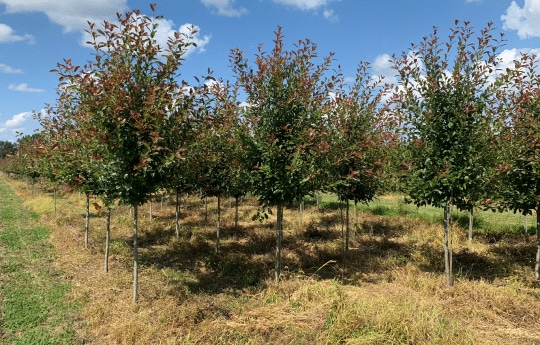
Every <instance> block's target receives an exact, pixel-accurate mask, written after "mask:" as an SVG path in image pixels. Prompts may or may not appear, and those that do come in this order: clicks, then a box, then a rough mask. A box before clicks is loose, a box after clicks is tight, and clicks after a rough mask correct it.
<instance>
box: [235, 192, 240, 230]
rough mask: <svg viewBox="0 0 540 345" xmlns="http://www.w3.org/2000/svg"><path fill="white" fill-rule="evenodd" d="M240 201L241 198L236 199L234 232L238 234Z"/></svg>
mask: <svg viewBox="0 0 540 345" xmlns="http://www.w3.org/2000/svg"><path fill="white" fill-rule="evenodd" d="M238 199H239V197H237V196H235V197H234V231H235V233H237V232H238Z"/></svg>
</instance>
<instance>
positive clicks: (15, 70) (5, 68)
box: [0, 63, 23, 74]
mask: <svg viewBox="0 0 540 345" xmlns="http://www.w3.org/2000/svg"><path fill="white" fill-rule="evenodd" d="M22 72H23V71H22V69H18V68H13V67H10V66H8V65H4V64H3V63H0V73H5V74H21V73H22Z"/></svg>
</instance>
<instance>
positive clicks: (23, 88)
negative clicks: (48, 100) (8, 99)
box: [8, 83, 45, 92]
mask: <svg viewBox="0 0 540 345" xmlns="http://www.w3.org/2000/svg"><path fill="white" fill-rule="evenodd" d="M8 89H9V90H11V91H18V92H45V90H43V89H34V88H31V87H28V84H26V83H22V84H9V87H8Z"/></svg>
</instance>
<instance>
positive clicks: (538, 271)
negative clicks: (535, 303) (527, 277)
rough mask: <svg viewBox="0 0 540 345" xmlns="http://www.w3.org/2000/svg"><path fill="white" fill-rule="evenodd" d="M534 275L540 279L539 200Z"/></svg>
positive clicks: (539, 205)
mask: <svg viewBox="0 0 540 345" xmlns="http://www.w3.org/2000/svg"><path fill="white" fill-rule="evenodd" d="M534 277H535V278H536V280H540V202H539V203H538V204H537V205H536V265H535V267H534Z"/></svg>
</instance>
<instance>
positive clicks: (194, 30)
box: [169, 23, 211, 56]
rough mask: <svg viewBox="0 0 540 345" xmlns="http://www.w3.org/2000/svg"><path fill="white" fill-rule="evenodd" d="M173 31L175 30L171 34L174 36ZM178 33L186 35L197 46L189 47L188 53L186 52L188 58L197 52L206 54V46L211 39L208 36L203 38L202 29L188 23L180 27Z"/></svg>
mask: <svg viewBox="0 0 540 345" xmlns="http://www.w3.org/2000/svg"><path fill="white" fill-rule="evenodd" d="M172 31H173V30H171V31H170V32H169V34H172ZM178 32H180V33H181V34H184V35H186V37H188V38H189V41H190V42H192V43H194V44H195V46H191V47H189V49H188V51H187V52H186V56H187V55H189V54H191V53H192V52H194V51H196V50H197V51H199V52H204V51H205V50H206V45H208V43H210V38H211V37H210V36H208V35H204V36H201V34H200V28H199V27H198V26H197V25H193V24H189V23H186V24H184V25H182V26H180V28H179V29H178Z"/></svg>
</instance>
